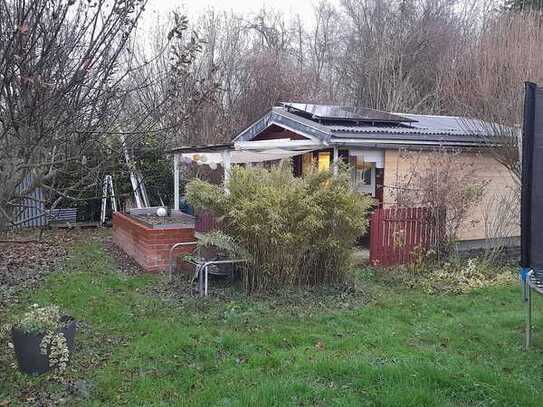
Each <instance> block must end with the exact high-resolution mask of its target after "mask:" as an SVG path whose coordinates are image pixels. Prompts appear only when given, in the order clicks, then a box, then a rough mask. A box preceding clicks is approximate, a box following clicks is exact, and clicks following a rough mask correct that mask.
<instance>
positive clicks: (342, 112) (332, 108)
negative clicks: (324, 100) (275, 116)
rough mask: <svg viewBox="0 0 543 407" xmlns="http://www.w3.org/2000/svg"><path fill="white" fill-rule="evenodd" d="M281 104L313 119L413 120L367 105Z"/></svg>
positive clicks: (399, 121)
mask: <svg viewBox="0 0 543 407" xmlns="http://www.w3.org/2000/svg"><path fill="white" fill-rule="evenodd" d="M281 104H282V105H283V106H284V107H285V108H287V109H294V110H297V111H299V112H304V113H306V114H308V115H311V117H312V118H313V119H324V120H326V119H328V120H338V121H355V122H356V121H360V122H387V123H404V122H405V123H408V122H411V121H413V119H410V118H408V117H405V116H400V115H398V114H396V113H389V112H383V111H381V110H375V109H370V108H367V107H355V106H337V105H317V104H311V103H293V102H281Z"/></svg>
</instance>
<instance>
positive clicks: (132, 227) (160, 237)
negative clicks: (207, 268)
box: [113, 212, 195, 273]
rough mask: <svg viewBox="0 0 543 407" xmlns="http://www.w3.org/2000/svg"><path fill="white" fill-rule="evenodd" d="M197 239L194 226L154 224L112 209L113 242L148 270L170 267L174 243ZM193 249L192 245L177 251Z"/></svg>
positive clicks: (154, 271) (153, 271)
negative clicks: (170, 256) (153, 225)
mask: <svg viewBox="0 0 543 407" xmlns="http://www.w3.org/2000/svg"><path fill="white" fill-rule="evenodd" d="M194 240H195V237H194V226H187V225H183V226H178V225H176V226H161V227H160V228H153V227H151V226H148V225H145V224H143V223H142V222H140V221H138V220H137V219H134V218H133V217H130V216H128V215H125V214H123V213H120V212H115V213H113V243H115V244H116V245H117V246H119V247H120V248H121V249H123V250H124V251H125V252H126V254H128V255H129V256H130V257H132V258H133V259H134V260H135V261H136V262H137V263H138V264H139V265H140V266H142V267H143V268H144V269H145V270H146V271H148V272H151V273H156V272H160V271H167V270H168V267H169V260H168V255H169V252H170V248H171V247H172V245H173V244H175V243H181V242H193V241H194ZM192 249H193V247H192V246H188V247H180V248H179V249H177V250H176V251H175V255H176V256H178V255H179V254H182V253H188V252H191V251H192Z"/></svg>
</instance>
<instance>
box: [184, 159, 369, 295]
mask: <svg viewBox="0 0 543 407" xmlns="http://www.w3.org/2000/svg"><path fill="white" fill-rule="evenodd" d="M228 189H229V194H225V193H224V192H223V190H222V188H220V187H218V186H215V185H212V184H209V183H207V182H204V181H201V180H193V181H191V182H190V183H189V184H188V185H187V199H188V201H189V202H190V203H191V204H192V205H193V206H195V207H196V208H202V209H210V210H212V211H214V212H215V214H216V215H217V216H221V217H223V230H224V233H225V234H227V235H228V236H230V238H231V239H232V240H233V241H235V242H237V244H239V246H240V249H241V250H242V251H243V252H244V253H247V256H248V257H249V262H248V264H247V265H246V266H245V267H244V269H243V273H242V276H243V278H242V281H243V284H244V287H245V288H246V289H247V290H265V289H270V288H275V287H279V286H296V285H315V284H322V283H336V282H340V281H343V280H344V279H345V277H346V273H347V271H348V270H349V269H350V265H351V254H352V246H353V244H354V242H355V240H356V238H357V237H358V236H359V235H360V234H361V233H363V232H364V231H365V229H366V227H367V217H366V212H367V210H368V209H369V208H370V206H371V205H372V198H370V197H366V196H362V195H360V194H358V193H355V192H353V190H352V188H351V184H350V179H349V175H348V172H347V171H346V169H341V170H340V171H339V173H338V174H337V175H334V174H332V172H331V171H324V172H315V173H312V174H309V175H308V176H306V177H304V178H297V177H294V176H293V175H292V170H291V168H290V167H289V166H287V165H280V166H277V167H274V168H272V169H265V168H257V167H248V168H243V167H235V168H233V169H232V171H231V174H230V179H229V182H228Z"/></svg>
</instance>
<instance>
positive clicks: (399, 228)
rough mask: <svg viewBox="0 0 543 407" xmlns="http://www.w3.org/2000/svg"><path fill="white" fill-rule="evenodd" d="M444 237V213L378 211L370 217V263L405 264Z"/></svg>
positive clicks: (439, 210) (416, 210)
mask: <svg viewBox="0 0 543 407" xmlns="http://www.w3.org/2000/svg"><path fill="white" fill-rule="evenodd" d="M444 237H445V210H444V209H441V208H438V209H433V208H379V209H376V210H375V212H373V213H372V215H371V218H370V263H371V264H372V265H374V266H392V265H395V264H405V263H409V262H410V261H413V260H414V257H415V256H416V255H417V254H418V253H421V252H423V251H425V250H428V249H430V248H432V247H435V246H437V244H438V243H439V242H441V241H442V240H443V238H444Z"/></svg>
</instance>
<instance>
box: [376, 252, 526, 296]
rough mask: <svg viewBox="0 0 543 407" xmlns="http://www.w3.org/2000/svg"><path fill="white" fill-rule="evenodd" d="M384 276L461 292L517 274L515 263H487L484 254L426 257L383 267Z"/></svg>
mask: <svg viewBox="0 0 543 407" xmlns="http://www.w3.org/2000/svg"><path fill="white" fill-rule="evenodd" d="M383 274H386V279H389V280H394V281H396V282H399V283H401V284H402V285H406V286H408V287H411V288H421V289H423V290H424V291H426V292H427V293H429V294H438V293H453V294H462V293H467V292H470V291H472V290H475V289H478V288H483V287H488V286H492V285H498V284H502V283H507V284H510V283H511V282H512V281H514V280H515V279H516V278H517V270H516V266H514V265H512V264H496V263H491V262H489V261H488V260H487V259H485V258H484V257H472V258H464V257H460V256H450V257H449V258H448V259H447V260H446V261H438V260H436V259H433V258H431V257H430V258H426V259H425V260H424V261H423V262H421V263H419V264H417V265H416V266H414V265H413V264H410V265H405V266H398V269H397V270H394V271H393V272H392V271H391V270H386V271H385V272H384V273H383Z"/></svg>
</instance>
